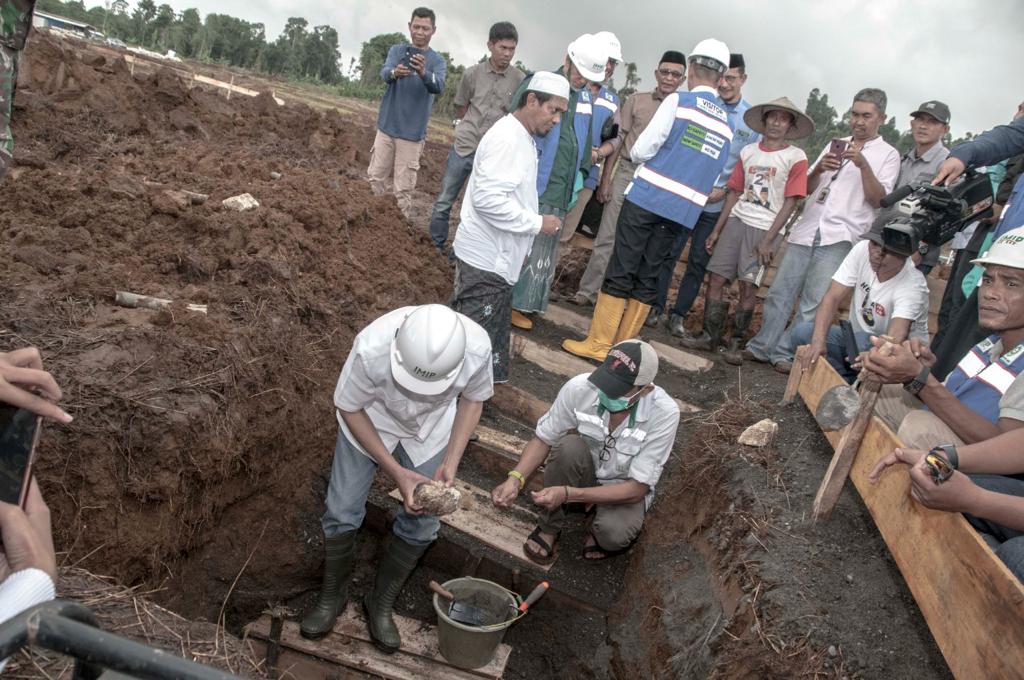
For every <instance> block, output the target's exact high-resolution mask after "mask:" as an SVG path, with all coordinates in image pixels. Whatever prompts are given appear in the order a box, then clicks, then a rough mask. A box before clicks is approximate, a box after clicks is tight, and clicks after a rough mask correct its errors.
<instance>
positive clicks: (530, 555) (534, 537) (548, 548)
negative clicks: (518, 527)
mask: <svg viewBox="0 0 1024 680" xmlns="http://www.w3.org/2000/svg"><path fill="white" fill-rule="evenodd" d="M541 533H542V532H541V530H540V527H539V526H538V527H534V529H533V531H532V532H531V533H530V535H529V536H527V537H526V541H525V542H523V554H524V555H526V558H527V559H528V560H530V561H531V562H534V563H536V564H540V565H548V564H551V563H552V562H554V561H555V557H557V553H555V547H554V545H549V544H548V542H547V541H545V540H544V539H543V538H541V537H540V535H541ZM560 533H561V532H556V533H555V543H557V542H558V536H559V534H560ZM530 541H533V542H534V543H536V544H537V545H538V546H540V548H541V550H543V551H545V552H546V553H547V555H538V554H537V553H535V552H534V551H533V550H530V549H529V548H528V547H527V546H528V545H530Z"/></svg>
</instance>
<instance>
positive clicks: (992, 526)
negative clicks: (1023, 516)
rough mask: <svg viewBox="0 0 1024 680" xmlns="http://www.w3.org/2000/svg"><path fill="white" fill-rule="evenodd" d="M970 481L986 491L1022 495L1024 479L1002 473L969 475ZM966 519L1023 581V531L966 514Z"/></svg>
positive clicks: (1023, 494)
mask: <svg viewBox="0 0 1024 680" xmlns="http://www.w3.org/2000/svg"><path fill="white" fill-rule="evenodd" d="M971 481H972V482H974V483H975V484H977V485H978V486H980V487H981V488H983V489H986V490H988V491H994V492H996V493H1003V494H1006V495H1008V496H1024V480H1022V479H1020V478H1019V477H1008V476H1004V475H971ZM966 517H967V521H968V522H970V523H971V526H973V527H974V528H975V529H977V530H978V531H979V532H980V533H981V534H982V536H984V537H985V540H986V541H988V543H989V545H992V549H993V550H995V551H996V555H997V556H998V557H999V559H1001V560H1002V561H1003V562H1004V563H1005V564H1006V566H1007V568H1009V570H1010V571H1012V572H1013V574H1014V576H1016V577H1017V578H1018V579H1020V580H1021V581H1024V533H1022V532H1020V531H1017V530H1016V529H1010V528H1009V527H1005V526H1003V525H1001V524H996V523H995V522H992V521H989V520H987V519H983V518H981V517H974V516H972V515H967V516H966Z"/></svg>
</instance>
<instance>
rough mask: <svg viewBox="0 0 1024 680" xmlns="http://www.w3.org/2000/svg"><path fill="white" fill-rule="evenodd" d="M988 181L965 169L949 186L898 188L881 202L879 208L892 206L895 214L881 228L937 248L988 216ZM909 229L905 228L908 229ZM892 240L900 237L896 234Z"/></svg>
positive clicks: (990, 208)
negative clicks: (960, 178)
mask: <svg viewBox="0 0 1024 680" xmlns="http://www.w3.org/2000/svg"><path fill="white" fill-rule="evenodd" d="M993 202H994V197H993V194H992V182H991V180H989V177H988V175H986V174H984V173H979V172H975V171H974V170H973V169H972V168H968V169H967V172H966V173H965V174H964V179H963V181H961V182H958V183H957V184H954V185H953V186H951V187H946V186H932V185H931V184H930V183H928V181H927V180H926V181H925V182H922V183H918V184H908V185H906V186H902V187H900V188H899V189H897V190H896V191H894V192H892V193H891V194H889V195H888V196H886V197H884V198H883V199H882V201H881V206H882V207H883V208H891V207H892V206H894V205H895V206H896V214H895V215H893V217H892V218H891V219H889V220H888V221H887V222H886V223H885V226H884V227H883V235H885V232H886V231H891V232H900V233H903V234H909V232H911V231H912V232H913V236H916V237H917V240H920V241H922V242H924V243H927V244H929V245H932V246H941V245H942V244H943V243H945V242H946V241H949V240H951V239H952V238H953V235H954V234H956V232H958V231H960V230H961V229H963V228H964V227H965V226H966V225H968V224H970V223H971V222H973V221H974V220H978V219H981V218H983V217H989V216H991V215H992V204H993ZM908 227H909V228H908ZM891 236H892V237H895V238H900V237H898V236H897V234H896V233H892V234H891Z"/></svg>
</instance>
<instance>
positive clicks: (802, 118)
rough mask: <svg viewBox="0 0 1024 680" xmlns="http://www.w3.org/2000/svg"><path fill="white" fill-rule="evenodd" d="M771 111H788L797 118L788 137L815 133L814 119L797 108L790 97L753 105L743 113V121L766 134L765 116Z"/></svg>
mask: <svg viewBox="0 0 1024 680" xmlns="http://www.w3.org/2000/svg"><path fill="white" fill-rule="evenodd" d="M769 111H786V112H787V113H791V114H793V118H795V119H796V125H794V126H792V127H791V128H789V132H787V133H786V139H803V138H804V137H810V136H811V135H812V134H814V121H812V120H811V119H810V117H809V116H808V115H807V114H806V113H804V112H803V111H801V110H800V109H799V108H797V105H796V104H794V103H793V102H791V101H789V97H779V98H778V99H773V100H772V101H770V102H768V103H767V104H758V105H757V106H751V107H750V108H749V109H747V112H746V113H744V114H743V122H744V123H746V124H747V127H749V128H750V129H751V130H753V131H754V132H760V133H761V134H764V117H765V115H766V114H767V113H768V112H769Z"/></svg>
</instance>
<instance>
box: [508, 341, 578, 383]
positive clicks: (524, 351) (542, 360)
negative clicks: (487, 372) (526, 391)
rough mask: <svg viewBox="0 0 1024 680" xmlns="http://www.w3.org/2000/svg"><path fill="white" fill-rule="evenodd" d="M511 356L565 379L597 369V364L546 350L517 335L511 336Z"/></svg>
mask: <svg viewBox="0 0 1024 680" xmlns="http://www.w3.org/2000/svg"><path fill="white" fill-rule="evenodd" d="M512 356H513V357H521V358H523V359H525V360H527V361H529V362H530V363H531V364H536V365H537V366H539V367H541V368H543V369H544V370H545V371H548V372H549V373H554V374H556V375H562V376H565V377H566V378H573V377H575V376H577V375H579V374H580V373H590V372H591V371H593V370H594V369H595V368H597V364H592V363H590V362H589V361H587V360H585V359H581V358H579V357H578V356H575V355H573V354H569V353H568V352H563V351H562V350H553V349H548V348H547V347H545V346H544V345H541V344H538V343H536V342H534V341H533V340H529V339H527V338H525V337H523V336H522V335H519V334H513V335H512Z"/></svg>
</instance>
